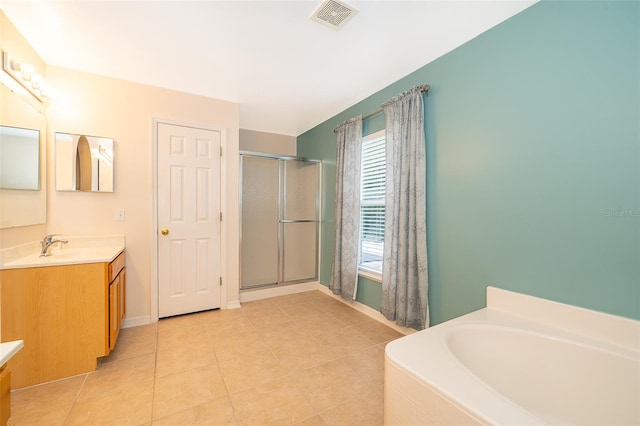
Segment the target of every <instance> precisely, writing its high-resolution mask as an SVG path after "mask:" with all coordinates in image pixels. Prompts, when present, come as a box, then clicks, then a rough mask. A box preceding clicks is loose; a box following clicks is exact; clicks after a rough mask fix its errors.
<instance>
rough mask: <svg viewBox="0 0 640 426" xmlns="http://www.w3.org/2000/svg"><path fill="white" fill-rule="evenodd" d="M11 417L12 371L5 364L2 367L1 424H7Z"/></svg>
mask: <svg viewBox="0 0 640 426" xmlns="http://www.w3.org/2000/svg"><path fill="white" fill-rule="evenodd" d="M9 417H11V373H10V372H9V369H8V368H7V367H6V366H5V367H2V368H0V424H2V425H6V424H7V420H9Z"/></svg>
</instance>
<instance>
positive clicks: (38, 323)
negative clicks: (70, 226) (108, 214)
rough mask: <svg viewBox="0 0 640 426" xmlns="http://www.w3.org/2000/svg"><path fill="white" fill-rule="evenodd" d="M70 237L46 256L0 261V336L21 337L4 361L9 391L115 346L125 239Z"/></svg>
mask: <svg viewBox="0 0 640 426" xmlns="http://www.w3.org/2000/svg"><path fill="white" fill-rule="evenodd" d="M75 243H76V244H74V240H73V239H71V238H70V239H69V244H68V246H69V247H68V248H67V247H66V245H65V247H64V248H63V249H61V250H59V251H58V252H55V250H54V252H53V254H52V255H51V256H49V257H46V258H42V257H38V256H37V254H29V255H27V256H17V257H16V258H15V259H13V258H11V256H7V255H6V253H5V255H4V256H3V258H2V259H0V260H2V269H1V270H0V280H1V281H2V289H1V291H2V295H1V296H2V297H1V315H2V334H1V336H2V341H3V342H4V341H10V340H17V339H20V340H23V341H24V348H23V350H22V351H21V352H20V353H19V354H17V355H16V356H15V357H14V358H13V359H11V360H10V361H9V362H8V366H9V367H10V369H11V371H12V387H13V388H14V389H19V388H23V387H26V386H31V385H35V384H39V383H44V382H48V381H51V380H57V379H61V378H64V377H69V376H73V375H76V374H81V373H86V372H89V371H93V370H95V368H96V365H97V359H98V358H99V357H103V356H106V355H109V353H110V352H111V351H112V350H113V348H114V347H115V344H116V340H117V338H118V333H119V331H120V327H121V325H122V322H123V320H124V315H125V308H126V301H125V293H126V291H125V290H126V265H125V263H126V262H125V252H124V239H123V242H122V244H113V245H103V246H98V247H82V244H79V243H77V241H75ZM24 251H28V250H24Z"/></svg>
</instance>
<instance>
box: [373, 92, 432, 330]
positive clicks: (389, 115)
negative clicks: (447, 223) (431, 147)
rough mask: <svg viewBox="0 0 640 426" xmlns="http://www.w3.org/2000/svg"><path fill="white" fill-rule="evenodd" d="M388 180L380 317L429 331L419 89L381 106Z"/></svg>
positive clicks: (422, 122)
mask: <svg viewBox="0 0 640 426" xmlns="http://www.w3.org/2000/svg"><path fill="white" fill-rule="evenodd" d="M382 108H383V110H384V114H385V116H386V144H387V150H386V154H387V174H386V183H387V190H386V207H385V221H386V224H385V234H384V254H383V266H382V301H381V306H380V312H381V313H382V314H383V315H384V316H385V317H386V318H387V319H389V320H392V321H395V322H396V324H398V325H401V326H405V327H413V328H415V329H418V330H421V329H423V328H426V327H428V326H429V306H428V300H427V290H428V282H427V281H428V279H427V227H426V226H427V221H426V206H427V204H426V156H425V151H426V147H425V137H424V104H423V101H422V92H421V91H420V88H419V87H414V88H413V89H412V90H410V91H408V92H406V93H403V94H401V95H399V96H396V97H394V98H392V99H390V100H388V101H387V102H385V103H384V104H383V105H382Z"/></svg>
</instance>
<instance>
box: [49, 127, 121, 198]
mask: <svg viewBox="0 0 640 426" xmlns="http://www.w3.org/2000/svg"><path fill="white" fill-rule="evenodd" d="M55 159H56V190H58V191H92V192H113V139H110V138H100V137H96V136H86V135H74V134H70V133H56V156H55Z"/></svg>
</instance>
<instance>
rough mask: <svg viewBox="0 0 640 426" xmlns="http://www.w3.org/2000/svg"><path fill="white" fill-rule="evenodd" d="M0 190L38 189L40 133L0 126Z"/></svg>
mask: <svg viewBox="0 0 640 426" xmlns="http://www.w3.org/2000/svg"><path fill="white" fill-rule="evenodd" d="M0 189H24V190H35V191H38V190H39V189H40V131H39V130H34V129H23V128H20V127H9V126H0Z"/></svg>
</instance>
